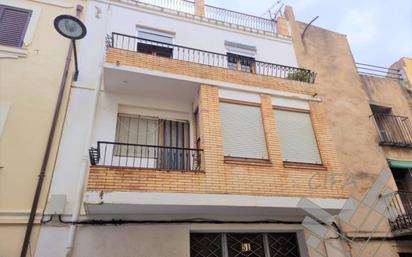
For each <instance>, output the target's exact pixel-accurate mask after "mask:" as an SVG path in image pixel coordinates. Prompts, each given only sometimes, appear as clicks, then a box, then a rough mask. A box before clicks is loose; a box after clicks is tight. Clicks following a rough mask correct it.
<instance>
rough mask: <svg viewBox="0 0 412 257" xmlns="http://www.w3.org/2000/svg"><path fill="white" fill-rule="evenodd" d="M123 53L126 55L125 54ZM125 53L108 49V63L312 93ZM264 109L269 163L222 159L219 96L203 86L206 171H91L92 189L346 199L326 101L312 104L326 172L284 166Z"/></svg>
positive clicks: (300, 86) (264, 99) (266, 103)
mask: <svg viewBox="0 0 412 257" xmlns="http://www.w3.org/2000/svg"><path fill="white" fill-rule="evenodd" d="M122 54H123V55H122ZM134 55H136V56H133V54H131V53H126V52H125V51H123V50H117V49H109V50H108V56H107V57H108V58H107V59H108V60H107V61H108V62H109V63H110V62H111V63H116V62H117V61H119V62H120V63H121V64H122V65H123V64H127V65H133V66H138V67H142V66H143V67H145V68H150V69H154V70H161V71H165V72H173V73H180V74H183V75H192V76H196V77H203V78H214V79H220V80H223V81H230V82H236V83H241V84H248V85H255V86H259V87H262V88H273V89H283V90H286V91H289V92H300V93H302V92H305V93H313V92H314V90H315V87H316V86H314V85H309V84H306V83H302V82H296V81H290V80H285V79H279V78H273V77H265V76H260V75H255V74H248V73H242V72H238V71H232V70H227V69H223V68H215V67H207V68H206V69H205V66H204V65H199V64H193V63H187V62H182V61H177V60H171V59H166V58H160V57H155V56H150V55H145V54H139V53H134ZM260 97H261V111H262V117H263V123H264V130H265V135H266V144H267V148H268V155H269V159H270V162H269V163H236V162H235V163H233V162H231V163H228V162H225V160H224V152H223V138H222V132H221V120H220V113H219V93H218V88H217V87H215V86H208V85H202V86H201V89H200V96H199V107H200V108H199V109H200V133H201V140H202V142H201V144H202V148H203V149H204V160H203V163H204V165H203V171H201V172H180V171H153V170H144V169H140V170H139V169H122V168H119V169H116V168H109V167H92V168H91V171H90V174H89V181H88V190H89V191H139V192H190V193H209V194H235V195H262V196H311V197H320V198H326V197H328V198H331V197H332V198H344V197H346V195H347V193H346V192H345V190H344V189H343V180H344V177H343V173H342V172H341V170H340V168H339V166H338V162H337V158H336V152H335V150H334V145H333V143H332V141H331V138H330V136H329V132H328V126H327V124H326V122H325V117H324V115H325V114H324V112H323V107H322V103H318V102H313V103H311V104H310V105H311V116H312V122H313V126H314V130H315V134H316V137H317V141H318V145H319V150H320V153H321V157H322V161H323V164H324V168H323V169H319V168H310V167H284V165H283V162H282V159H281V153H280V144H279V141H278V137H277V136H276V135H277V132H276V126H275V117H274V114H273V111H272V110H273V107H272V103H271V96H270V95H264V94H262V95H261V96H260Z"/></svg>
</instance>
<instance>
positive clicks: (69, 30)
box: [54, 15, 87, 81]
mask: <svg viewBox="0 0 412 257" xmlns="http://www.w3.org/2000/svg"><path fill="white" fill-rule="evenodd" d="M54 28H55V29H56V30H57V32H59V34H60V35H62V36H63V37H66V38H68V39H71V41H72V45H73V53H74V65H75V72H74V76H73V80H74V81H77V77H78V76H79V68H78V65H77V50H76V40H78V39H82V38H84V37H85V36H86V34H87V29H86V26H84V24H83V22H81V21H80V20H79V19H78V18H76V17H74V16H71V15H60V16H57V17H56V18H55V19H54Z"/></svg>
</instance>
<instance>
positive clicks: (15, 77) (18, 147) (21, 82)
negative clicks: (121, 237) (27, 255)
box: [0, 0, 84, 257]
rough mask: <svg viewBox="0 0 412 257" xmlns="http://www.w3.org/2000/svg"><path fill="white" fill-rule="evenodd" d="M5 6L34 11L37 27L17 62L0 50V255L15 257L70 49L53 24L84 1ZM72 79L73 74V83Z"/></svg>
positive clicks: (15, 1) (16, 1)
mask: <svg viewBox="0 0 412 257" xmlns="http://www.w3.org/2000/svg"><path fill="white" fill-rule="evenodd" d="M0 3H1V4H5V5H17V7H20V8H27V9H30V10H33V12H32V16H31V20H30V22H31V23H32V22H34V23H33V24H30V25H29V29H28V31H27V32H26V37H25V40H24V41H25V43H24V45H23V47H22V49H13V48H12V50H11V52H14V51H18V52H21V53H24V54H23V55H20V57H16V56H14V57H13V53H12V54H10V52H7V51H8V50H10V47H6V46H0V103H1V104H4V103H5V104H6V105H8V106H9V111H8V113H7V117H2V118H4V119H5V125H4V128H3V131H2V133H1V137H0V166H1V168H0V256H2V257H15V256H19V254H20V251H21V246H22V242H23V238H24V232H25V229H26V224H27V220H28V216H29V212H30V208H31V204H32V201H33V196H34V192H35V187H36V183H37V179H38V174H39V172H40V167H41V162H42V158H43V155H44V151H45V148H46V141H47V137H48V134H49V131H50V126H51V121H52V117H53V111H54V108H55V104H56V101H57V94H58V90H59V86H60V81H61V78H62V75H63V70H64V64H65V61H66V56H67V52H68V49H69V44H70V42H69V40H67V39H65V38H63V37H62V36H60V35H59V34H58V33H57V32H56V31H55V29H54V27H53V20H54V18H55V17H56V16H58V15H60V14H71V15H76V4H78V3H80V4H84V2H83V1H76V0H66V1H59V2H58V3H54V4H53V5H52V4H48V3H39V2H35V1H27V0H24V1H23V0H6V1H0ZM35 21H36V22H35ZM31 26H32V27H31ZM29 34H30V35H29ZM27 36H29V37H30V39H29V38H27ZM71 74H72V72H71V71H70V73H69V81H70V76H71ZM67 96H68V91H66V95H65V96H64V99H63V104H62V106H63V107H62V109H61V113H62V114H63V115H61V117H60V120H59V123H58V125H57V133H56V137H55V141H54V143H55V144H54V146H53V148H52V151H51V155H50V162H49V165H48V169H47V170H46V178H45V181H44V186H43V190H42V194H41V197H40V202H39V206H38V214H37V216H36V221H35V222H36V223H37V224H38V223H39V217H40V213H41V211H42V209H43V208H44V206H45V202H46V196H47V192H48V187H49V183H50V180H51V175H52V170H53V165H54V158H55V155H56V151H57V142H58V139H59V134H60V132H61V127H62V121H63V116H64V112H65V106H66V105H67ZM37 234H38V226H37V225H36V226H35V227H34V230H33V236H32V241H31V246H30V247H31V249H30V252H31V253H34V249H35V247H36V240H37Z"/></svg>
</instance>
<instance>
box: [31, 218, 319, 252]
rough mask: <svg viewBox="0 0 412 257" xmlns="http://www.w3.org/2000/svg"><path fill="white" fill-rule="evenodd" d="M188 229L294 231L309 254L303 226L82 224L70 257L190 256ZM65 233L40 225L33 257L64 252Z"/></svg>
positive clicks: (61, 229)
mask: <svg viewBox="0 0 412 257" xmlns="http://www.w3.org/2000/svg"><path fill="white" fill-rule="evenodd" d="M190 232H251V233H253V232H298V234H299V236H298V241H299V244H300V246H301V247H300V250H301V257H309V254H308V251H307V249H306V247H305V245H306V244H305V242H304V236H303V228H302V227H301V226H300V225H282V224H253V225H252V224H251V225H235V224H232V225H230V224H223V225H222V224H182V225H176V224H147V225H122V226H82V227H79V230H78V234H77V238H76V244H75V247H74V254H73V257H90V256H96V257H97V256H98V257H190ZM65 233H66V231H65V229H64V228H57V227H53V226H47V225H46V226H44V228H43V230H42V235H44V236H41V237H40V238H41V239H40V240H39V242H38V245H39V247H38V251H37V253H36V257H63V256H64V251H59V249H63V248H64V244H62V242H61V241H62V240H64V239H65V238H64V237H62V235H63V234H65ZM313 256H316V255H313ZM313 256H312V257H313Z"/></svg>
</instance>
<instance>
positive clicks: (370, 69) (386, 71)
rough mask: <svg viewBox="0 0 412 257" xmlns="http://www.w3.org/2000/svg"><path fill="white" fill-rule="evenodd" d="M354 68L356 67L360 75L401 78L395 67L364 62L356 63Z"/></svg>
mask: <svg viewBox="0 0 412 257" xmlns="http://www.w3.org/2000/svg"><path fill="white" fill-rule="evenodd" d="M356 68H357V69H358V73H359V74H361V75H366V76H372V77H378V78H387V79H395V80H402V75H401V72H400V70H397V69H392V68H386V67H381V66H376V65H370V64H365V63H356Z"/></svg>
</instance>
